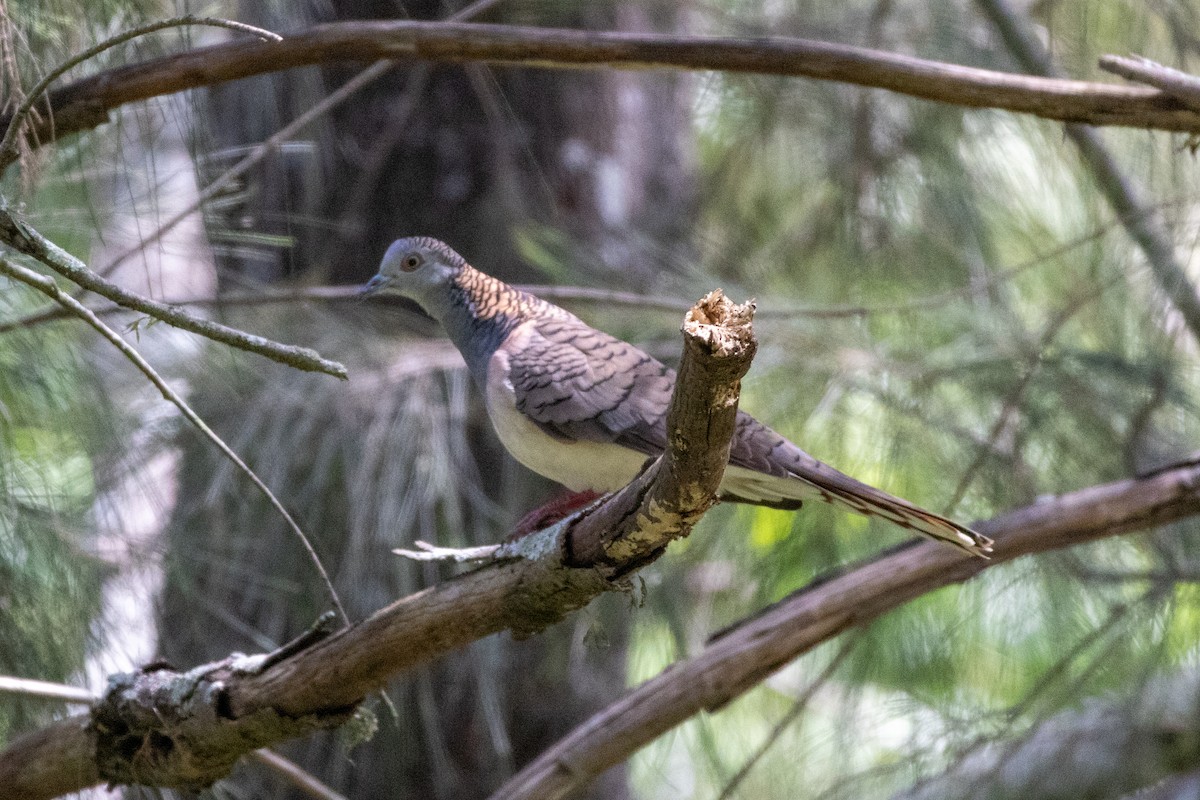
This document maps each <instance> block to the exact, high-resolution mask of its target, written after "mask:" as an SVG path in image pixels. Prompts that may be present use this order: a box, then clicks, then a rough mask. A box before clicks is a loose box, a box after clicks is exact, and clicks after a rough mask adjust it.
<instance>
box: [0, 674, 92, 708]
mask: <svg viewBox="0 0 1200 800" xmlns="http://www.w3.org/2000/svg"><path fill="white" fill-rule="evenodd" d="M0 692H4V693H7V694H21V695H25V696H26V697H40V698H42V699H43V700H59V701H62V702H65V703H82V704H84V705H91V704H92V703H94V702H96V695H95V693H94V692H92V691H90V690H88V689H84V688H83V687H81V686H68V685H66V684H65V683H51V682H50V681H37V680H32V679H30V678H14V677H12V676H11V675H0Z"/></svg>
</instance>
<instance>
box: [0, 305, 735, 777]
mask: <svg viewBox="0 0 1200 800" xmlns="http://www.w3.org/2000/svg"><path fill="white" fill-rule="evenodd" d="M750 310H751V309H750V308H749V307H743V306H734V305H733V304H731V303H729V302H728V301H727V300H725V299H724V298H722V297H721V296H720V294H719V293H714V294H713V295H710V296H709V297H707V298H705V299H704V300H702V301H701V302H700V303H699V304H698V305H697V307H696V308H695V309H693V311H692V312H691V313H690V314H689V316H688V318H687V320H685V324H684V340H685V347H684V354H683V360H682V362H681V368H680V373H679V378H678V381H677V383H676V388H675V391H674V394H673V395H672V405H671V410H670V412H669V417H668V420H669V422H668V424H669V425H670V426H671V430H670V436H669V437H668V439H669V441H668V447H667V451H666V452H665V453H664V454H663V456H662V457H661V458H660V459H659V460H658V461H656V462H655V463H654V464H653V465H652V466H651V467H650V468H649V469H647V470H645V471H644V472H643V473H642V475H640V476H638V478H637V479H635V480H634V482H632V483H631V484H630V485H629V486H627V487H625V488H624V489H622V490H621V491H620V492H617V493H616V494H614V495H611V496H610V497H609V498H607V499H605V500H602V501H601V502H600V503H599V504H598V505H596V506H594V507H593V508H591V509H589V510H587V511H585V512H582V513H581V514H578V515H576V516H574V517H571V518H568V519H567V520H564V521H563V522H560V523H557V524H556V525H554V526H552V527H551V528H548V529H546V530H543V531H539V532H537V533H534V534H531V535H529V536H528V537H525V538H524V539H521V540H519V541H517V542H515V543H512V544H510V545H506V546H504V547H502V548H500V549H499V553H498V556H497V558H496V560H494V561H493V562H492V563H489V564H488V565H486V566H484V567H482V568H480V569H477V570H475V571H473V572H470V573H467V574H465V575H461V576H459V577H457V578H455V579H452V580H449V581H446V582H444V583H441V584H439V585H437V586H434V587H431V588H429V589H426V590H425V591H423V592H420V593H418V594H415V595H412V596H410V597H406V598H404V599H402V600H399V601H397V602H396V603H393V604H392V605H391V606H388V607H387V608H385V609H382V610H381V611H378V612H376V613H375V614H373V615H372V616H371V617H369V618H368V619H366V620H364V621H362V622H361V623H358V624H356V625H353V626H351V627H349V628H346V629H344V630H342V631H340V632H338V633H336V634H334V635H332V636H329V637H328V638H324V639H321V640H319V641H317V642H316V643H310V642H308V641H306V642H305V646H303V647H295V646H290V647H286V648H284V649H282V650H281V651H279V653H281V654H283V655H274V654H273V655H269V656H267V657H266V658H265V659H259V660H256V659H246V658H245V657H241V658H235V657H231V658H229V659H225V660H224V661H221V662H216V663H213V664H208V665H204V666H203V667H198V668H196V669H193V670H191V671H189V672H187V673H182V674H181V673H178V672H175V671H173V670H169V669H161V668H155V669H153V670H148V671H145V672H141V673H135V674H132V675H123V676H116V678H115V679H113V680H110V691H109V692H108V693H107V694H106V696H105V699H104V700H102V701H101V702H100V703H98V704H97V705H96V706H95V708H94V709H93V713H92V717H91V723H90V725H89V722H88V718H87V717H74V718H71V719H70V720H67V721H65V722H64V723H60V724H58V725H57V726H56V727H55V730H56V731H58V730H61V729H62V726H66V727H67V728H68V729H69V730H70V731H73V732H75V733H76V735H73V736H72V737H71V738H70V739H69V746H68V747H67V748H66V750H64V746H63V745H62V744H61V743H60V742H59V741H58V740H57V738H56V737H55V736H53V735H47V734H46V733H45V732H44V731H43V732H38V733H34V734H31V735H29V736H27V737H25V738H24V739H21V740H18V741H17V742H16V743H14V744H13V745H12V747H10V748H9V750H7V751H4V752H2V753H0V786H3V787H5V790H6V793H5V794H4V797H5V800H44V799H45V798H50V797H54V796H57V795H58V794H61V793H63V792H65V791H69V790H73V789H78V788H82V787H85V786H89V785H91V784H93V783H96V782H98V781H100V780H107V781H115V782H118V783H130V782H138V783H145V784H147V785H156V786H181V787H187V788H196V787H200V786H204V785H207V783H211V781H212V780H215V779H216V778H219V777H221V776H222V775H224V774H225V773H226V772H227V771H228V769H229V768H231V767H232V765H233V763H234V762H235V761H236V759H237V758H238V757H240V756H241V755H244V754H245V753H247V752H249V751H251V750H253V749H256V748H258V747H262V746H264V745H267V744H269V743H271V742H273V741H276V740H279V739H282V738H286V737H291V736H297V735H300V734H302V733H305V732H307V731H311V730H314V729H317V728H321V727H327V726H330V725H336V724H340V723H341V722H342V721H344V720H345V718H346V715H347V714H348V713H349V712H350V711H351V710H352V709H353V708H354V707H355V706H356V705H357V704H358V703H359V702H360V701H361V700H362V698H363V697H364V696H365V695H366V694H368V693H369V692H371V691H373V690H375V689H377V688H379V687H380V686H382V685H383V684H384V683H386V681H387V680H388V679H390V678H391V677H392V676H394V675H395V674H397V673H399V672H401V671H403V670H405V669H409V668H412V667H414V666H416V665H419V664H422V663H426V662H428V661H431V660H433V659H435V658H438V657H440V656H442V655H444V654H446V653H447V652H449V651H451V650H454V649H456V648H458V647H461V646H462V645H464V644H467V643H469V642H472V641H474V640H476V639H479V638H482V637H484V636H487V635H488V634H491V633H496V632H498V631H503V630H511V631H513V633H514V634H515V635H518V636H523V635H531V634H533V633H536V632H537V631H540V630H541V629H543V628H544V627H546V626H547V625H550V624H552V623H554V622H556V621H558V620H559V619H561V618H562V617H563V616H564V615H565V614H568V613H570V612H571V611H574V610H575V609H578V608H580V607H582V606H584V605H586V604H587V603H588V602H590V601H591V600H592V599H593V598H595V597H596V596H597V595H599V594H601V593H603V592H606V591H612V590H614V589H622V588H624V587H625V585H626V584H625V583H624V582H623V581H622V579H621V578H622V576H623V575H625V574H627V573H628V572H630V571H631V570H633V569H636V568H637V567H639V566H641V565H643V564H645V563H647V562H649V561H651V560H652V559H653V558H655V557H657V556H658V555H659V554H661V553H662V552H663V550H664V549H665V547H666V545H667V544H668V543H669V542H670V541H671V540H672V539H675V538H678V537H679V536H682V535H686V534H687V532H688V531H689V530H690V528H691V526H692V524H693V523H694V522H695V521H696V520H697V519H699V518H700V516H701V515H702V514H703V512H704V511H705V510H707V509H708V508H710V507H711V506H712V505H713V503H715V502H716V493H717V489H718V487H719V485H720V481H721V476H722V474H723V469H724V464H725V461H726V460H727V459H728V451H729V440H730V437H731V435H732V433H733V430H734V424H735V419H736V414H737V398H738V390H739V382H740V379H741V377H742V376H743V375H744V374H745V372H746V370H747V369H748V368H749V366H750V360H751V358H752V356H753V354H754V339H753V336H752V334H751V329H750ZM610 506H611V508H610ZM179 698H183V699H182V700H180V699H179ZM160 723H161V724H160ZM81 730H82V731H85V734H86V735H78V731H81ZM122 754H125V755H126V756H127V758H126V759H125V760H122V758H121V756H122ZM61 764H69V765H72V770H73V771H72V772H71V775H72V776H73V777H71V778H69V779H68V778H61V776H59V778H57V779H56V780H54V781H52V782H51V781H47V779H46V777H45V776H46V775H47V774H55V775H57V774H58V773H57V772H56V765H61ZM79 765H84V766H83V767H82V768H81V767H80V766H79ZM47 787H49V788H47Z"/></svg>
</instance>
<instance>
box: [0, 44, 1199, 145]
mask: <svg viewBox="0 0 1200 800" xmlns="http://www.w3.org/2000/svg"><path fill="white" fill-rule="evenodd" d="M376 59H395V60H413V59H419V60H426V61H450V62H464V61H479V62H485V63H504V64H518V65H525V66H532V67H542V68H547V67H548V68H562V67H587V68H593V69H594V68H614V69H685V70H719V71H726V72H741V73H754V74H763V75H784V76H792V77H804V78H815V79H818V80H831V81H842V82H846V83H853V84H857V85H859V86H867V87H873V88H879V89H887V90H889V91H893V92H897V93H899V94H905V95H909V96H911V97H919V98H923V99H925V100H933V101H936V102H941V103H952V104H956V105H963V106H969V107H972V108H999V109H1004V110H1008V111H1013V112H1017V113H1023V114H1033V115H1035V116H1039V117H1044V118H1046V119H1054V120H1060V121H1065V122H1086V123H1088V124H1092V125H1123V126H1129V127H1135V128H1146V129H1157V130H1168V131H1190V132H1200V114H1197V113H1196V112H1195V111H1193V110H1191V109H1190V108H1188V107H1187V106H1186V105H1185V104H1183V103H1180V102H1179V101H1178V100H1177V99H1176V98H1174V97H1172V96H1170V95H1167V94H1164V93H1163V92H1160V91H1157V90H1155V89H1152V88H1149V87H1140V86H1137V87H1133V86H1117V85H1112V84H1104V83H1093V82H1088V81H1072V80H1058V79H1052V78H1042V77H1033V76H1027V75H1013V74H1011V73H1004V72H995V71H992V70H986V69H976V68H973V67H964V66H960V65H956V64H947V63H944V62H938V61H930V60H927V59H921V58H914V57H911V56H904V55H899V54H896V53H888V52H883V51H880V50H871V49H867V48H862V47H853V46H850V45H841V44H834V43H830V42H818V41H810V40H806V39H794V38H786V37H776V36H762V37H755V38H737V37H684V36H668V35H662V34H634V33H609V32H603V33H598V32H592V31H578V30H562V29H554V28H529V27H518V26H506V25H482V24H471V23H455V22H382V21H375V22H343V23H336V24H329V25H318V26H316V27H313V28H309V29H307V30H303V31H298V32H296V33H292V34H288V35H286V36H285V37H284V40H283V41H282V42H277V43H276V42H271V43H263V44H260V43H254V42H233V43H229V44H222V45H215V46H212V47H205V48H199V49H196V50H191V51H188V52H185V53H180V54H177V55H172V56H166V57H163V58H158V59H153V60H150V61H146V62H144V63H141V64H133V65H129V66H126V67H120V68H117V69H113V70H108V71H105V72H102V73H100V74H98V75H95V76H93V77H91V78H86V79H83V80H80V81H77V82H75V83H73V84H70V85H68V86H64V87H62V88H60V89H57V90H55V91H53V92H51V93H50V94H49V95H48V102H49V106H50V109H51V111H52V112H53V114H52V120H50V119H47V120H45V121H43V122H41V123H40V124H38V125H34V126H32V128H31V130H32V132H31V139H32V141H31V145H33V146H36V145H37V144H38V143H44V142H47V141H50V140H52V139H53V138H54V137H56V136H57V137H62V136H66V135H68V134H71V133H78V132H80V131H85V130H89V129H91V128H95V127H97V126H99V125H102V124H104V123H105V122H107V121H108V114H109V113H110V112H111V111H112V110H114V109H116V108H118V107H120V106H122V105H124V104H126V103H132V102H136V101H139V100H146V99H148V98H150V97H156V96H159V95H165V94H174V93H177V92H182V91H185V90H188V89H195V88H197V87H201V86H211V85H213V84H217V83H222V82H224V81H230V80H236V79H238V78H245V77H248V76H251V75H259V74H263V73H267V72H276V71H279V70H284V69H291V68H294V67H303V66H311V65H314V64H324V63H330V62H335V61H370V60H376ZM6 122H7V118H6V117H3V116H0V125H3V124H6Z"/></svg>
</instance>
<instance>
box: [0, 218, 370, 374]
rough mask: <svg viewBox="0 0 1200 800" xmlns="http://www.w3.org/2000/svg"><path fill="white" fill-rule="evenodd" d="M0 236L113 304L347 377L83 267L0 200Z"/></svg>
mask: <svg viewBox="0 0 1200 800" xmlns="http://www.w3.org/2000/svg"><path fill="white" fill-rule="evenodd" d="M0 242H2V243H3V244H6V245H8V246H9V247H11V248H12V249H13V250H16V251H17V252H19V253H24V254H25V255H27V256H30V257H32V258H34V259H37V260H38V261H40V262H41V263H43V264H45V265H46V266H48V267H50V269H52V270H54V271H55V272H57V273H58V274H60V275H62V276H63V277H64V278H67V279H68V280H70V281H73V282H74V283H76V284H78V285H79V286H81V287H83V288H84V289H87V290H88V291H91V292H95V293H96V294H98V295H100V296H102V297H105V298H107V299H109V300H111V301H113V302H114V303H116V304H117V305H120V306H124V307H125V308H129V309H133V310H134V311H141V312H142V313H143V314H148V315H150V316H152V317H154V318H156V319H160V320H162V321H163V322H166V323H168V324H169V325H174V326H175V327H177V328H182V329H183V330H185V331H191V332H192V333H196V334H199V335H201V336H204V337H207V338H209V339H212V340H214V341H218V342H221V343H223V344H227V345H229V346H230V347H236V348H238V349H239V350H248V351H250V352H253V353H258V354H259V355H262V356H266V357H267V358H269V359H272V360H273V361H278V362H280V363H281V364H287V365H288V366H290V367H295V368H296V369H301V370H306V371H309V372H324V373H326V374H327V375H333V376H334V377H336V378H342V379H343V380H345V379H346V377H347V376H346V368H345V367H344V366H342V365H341V364H339V363H337V362H336V361H330V360H329V359H326V358H323V357H321V355H320V354H319V353H317V352H316V351H314V350H311V349H309V348H307V347H297V346H295V345H286V344H280V343H279V342H274V341H271V340H270V339H267V338H264V337H262V336H255V335H254V334H252V333H246V332H245V331H241V330H238V329H237V328H230V327H229V326H228V325H222V324H220V323H219V322H212V321H211V320H207V319H202V318H201V317H197V316H195V315H194V314H191V313H189V312H187V311H185V310H184V309H182V308H179V307H178V306H173V305H169V304H167V303H160V302H158V301H157V300H151V299H150V298H148V297H143V296H142V295H140V294H136V293H135V292H130V291H127V290H125V289H122V288H121V287H120V286H117V285H116V284H115V283H111V282H110V281H106V280H105V279H104V278H102V277H100V276H99V275H97V274H96V273H95V272H93V271H92V270H90V269H88V268H87V265H85V264H84V263H83V262H82V261H80V260H79V259H78V258H76V257H75V256H73V255H71V254H70V253H68V252H67V251H65V250H63V249H62V248H61V247H59V246H58V245H56V244H54V242H52V241H50V240H49V239H47V238H46V237H44V236H42V235H41V234H40V233H38V232H37V230H35V229H34V228H33V226H31V225H29V224H28V223H27V222H25V221H24V220H21V219H19V218H18V217H17V216H16V215H15V214H13V213H12V211H11V210H10V209H9V208H8V207H6V206H4V205H2V204H0Z"/></svg>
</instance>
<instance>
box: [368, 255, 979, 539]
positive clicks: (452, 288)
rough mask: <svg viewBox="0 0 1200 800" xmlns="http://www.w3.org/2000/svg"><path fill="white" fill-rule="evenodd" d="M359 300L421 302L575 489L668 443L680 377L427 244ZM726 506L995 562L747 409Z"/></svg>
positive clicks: (392, 259) (494, 407) (515, 426)
mask: <svg viewBox="0 0 1200 800" xmlns="http://www.w3.org/2000/svg"><path fill="white" fill-rule="evenodd" d="M363 292H364V294H380V295H401V296H404V297H407V298H410V299H412V300H415V301H416V302H417V303H418V304H419V305H420V306H421V307H422V308H423V309H424V310H425V311H426V313H428V314H429V315H430V316H432V317H434V318H435V319H437V320H438V321H439V322H441V323H442V325H443V327H444V328H445V329H446V332H447V333H448V334H449V336H450V339H451V340H452V341H453V342H454V344H455V345H456V346H457V347H458V349H459V351H461V352H462V354H463V357H464V358H465V359H466V362H467V366H468V368H469V369H470V371H471V375H472V377H473V378H474V380H475V382H476V384H478V386H479V387H480V389H482V391H483V393H484V398H485V402H486V404H487V409H488V414H489V416H490V417H491V420H492V424H493V426H494V427H495V429H496V433H497V434H498V435H499V437H500V441H501V442H502V443H503V444H504V446H505V447H506V448H507V449H508V451H509V453H511V454H512V455H513V457H514V458H516V459H517V461H520V462H521V463H522V464H524V465H525V466H526V467H528V468H529V469H531V470H533V471H534V472H537V473H539V474H541V475H544V476H545V477H547V478H550V479H551V480H554V481H558V482H559V483H561V484H563V485H565V486H567V487H568V488H569V489H572V490H575V491H588V490H590V491H594V492H610V491H615V490H617V489H619V488H621V487H622V486H624V485H625V484H627V483H628V482H629V481H630V480H632V479H633V477H634V476H635V475H637V473H638V471H639V470H640V469H641V468H642V465H643V464H644V462H645V460H646V458H647V457H649V456H657V455H659V454H660V453H662V452H663V450H664V449H665V447H666V437H667V431H666V417H667V408H668V406H669V404H670V401H671V391H672V389H673V388H674V385H675V373H674V371H673V370H671V369H669V368H668V367H666V366H664V365H663V364H661V363H660V362H659V361H657V360H656V359H654V358H652V357H651V356H649V355H647V354H646V353H644V352H642V351H641V350H639V349H638V348H636V347H634V346H633V345H631V344H628V343H627V342H623V341H621V340H620V339H617V338H615V337H612V336H609V335H608V334H607V333H603V332H601V331H598V330H596V329H595V328H592V327H591V326H590V325H588V324H587V323H585V322H583V321H582V320H581V319H579V318H578V317H576V316H575V315H573V314H571V313H569V312H567V311H565V310H564V309H561V308H559V307H558V306H556V305H553V304H552V303H548V302H546V301H545V300H541V299H539V298H537V297H534V296H533V295H531V294H528V293H526V292H522V291H520V290H518V289H514V288H513V287H511V286H509V285H508V284H506V283H504V282H502V281H499V280H497V279H496V278H493V277H491V276H489V275H485V274H484V273H482V272H480V271H478V270H476V269H474V268H473V267H471V266H470V265H469V264H467V262H466V261H465V260H464V259H463V257H462V256H460V255H459V254H458V253H456V252H454V250H452V249H451V248H450V247H449V246H447V245H446V244H444V243H442V242H440V241H438V240H437V239H431V238H428V237H423V236H414V237H410V238H407V239H400V240H398V241H396V242H394V243H393V244H392V245H391V247H389V248H388V250H387V253H385V254H384V257H383V262H382V263H381V264H380V267H379V273H378V274H377V275H376V276H375V277H374V278H372V279H371V280H370V282H369V283H367V285H366V286H365V287H364V289H363ZM721 499H723V500H729V501H733V502H737V503H752V504H755V505H762V506H770V507H773V508H784V509H795V508H799V507H800V504H801V503H802V502H803V501H805V500H822V501H824V502H826V503H831V504H832V505H835V506H837V507H839V508H843V509H846V510H849V511H853V512H856V513H859V514H863V515H865V516H868V517H883V518H884V519H887V520H891V521H892V522H894V523H896V524H897V525H900V526H901V527H904V528H908V529H909V530H912V531H916V532H917V533H921V534H924V535H925V536H928V537H930V538H933V539H937V540H938V541H941V542H945V543H948V544H951V545H953V546H955V547H958V548H961V549H962V550H965V551H967V552H968V553H971V554H973V555H977V556H984V557H986V555H987V553H989V552H990V551H991V544H992V542H991V540H990V539H988V538H987V537H985V536H982V535H980V534H978V533H975V532H974V531H972V530H971V529H969V528H967V527H965V526H963V525H960V524H958V523H957V522H954V521H953V520H950V519H947V518H945V517H942V516H939V515H938V514H934V513H932V512H930V511H925V510H924V509H922V508H918V507H917V506H915V505H913V504H912V503H909V502H908V501H906V500H901V499H900V498H898V497H893V496H892V495H890V494H887V493H886V492H883V491H880V490H879V489H875V488H872V487H870V486H867V485H866V484H865V483H860V482H859V481H856V480H854V479H853V478H851V477H849V476H847V475H844V474H842V473H841V472H838V471H837V470H836V469H834V468H833V467H830V466H828V465H827V464H823V463H822V462H820V461H818V460H817V459H815V458H813V457H812V456H810V455H809V454H808V453H805V452H804V451H803V450H801V449H800V448H799V447H797V446H796V445H794V444H792V443H791V442H790V441H788V440H787V439H785V438H784V437H782V436H780V435H779V434H778V433H776V432H775V431H773V430H771V429H770V428H768V427H767V426H766V425H763V424H762V423H761V422H759V421H758V420H756V419H754V418H753V417H751V416H750V415H749V414H746V413H745V412H738V417H737V427H736V430H735V432H734V435H733V440H732V442H731V444H730V450H729V465H728V467H727V468H726V470H725V475H724V478H723V479H722V481H721Z"/></svg>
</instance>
